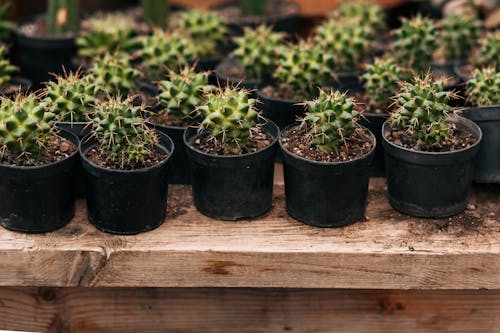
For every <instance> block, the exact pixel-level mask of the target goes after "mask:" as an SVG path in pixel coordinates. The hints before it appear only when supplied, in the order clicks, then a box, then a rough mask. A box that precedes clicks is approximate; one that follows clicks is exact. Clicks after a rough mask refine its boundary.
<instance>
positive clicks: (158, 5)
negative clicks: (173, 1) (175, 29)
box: [141, 0, 170, 27]
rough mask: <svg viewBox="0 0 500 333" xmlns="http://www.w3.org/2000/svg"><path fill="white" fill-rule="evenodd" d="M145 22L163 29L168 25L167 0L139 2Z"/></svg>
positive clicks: (142, 0)
mask: <svg viewBox="0 0 500 333" xmlns="http://www.w3.org/2000/svg"><path fill="white" fill-rule="evenodd" d="M141 5H142V10H143V12H144V17H145V18H146V21H147V22H148V23H149V24H150V25H152V26H156V27H164V26H166V25H167V23H168V18H169V15H170V6H169V4H168V0H141Z"/></svg>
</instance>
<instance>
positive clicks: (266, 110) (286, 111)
mask: <svg viewBox="0 0 500 333" xmlns="http://www.w3.org/2000/svg"><path fill="white" fill-rule="evenodd" d="M256 94H257V98H258V99H259V100H260V102H261V103H260V104H259V108H260V111H261V114H262V116H263V117H264V118H266V119H269V120H271V121H272V122H274V123H275V124H276V125H278V127H279V128H280V130H281V129H284V128H285V127H287V126H289V125H291V124H293V123H294V122H295V121H297V119H298V118H300V117H302V116H304V113H305V108H304V106H303V105H299V103H300V101H290V100H286V99H279V98H272V97H268V96H266V95H265V94H264V93H263V92H262V90H257V93H256Z"/></svg>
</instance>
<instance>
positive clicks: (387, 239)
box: [0, 172, 500, 289]
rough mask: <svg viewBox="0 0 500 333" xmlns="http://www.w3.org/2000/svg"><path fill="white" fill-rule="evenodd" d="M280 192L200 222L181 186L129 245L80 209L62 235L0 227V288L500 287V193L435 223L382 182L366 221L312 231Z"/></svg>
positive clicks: (480, 195) (478, 196)
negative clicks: (396, 199)
mask: <svg viewBox="0 0 500 333" xmlns="http://www.w3.org/2000/svg"><path fill="white" fill-rule="evenodd" d="M278 174H279V172H278ZM278 178H281V176H279V177H278ZM280 184H282V179H277V185H276V187H275V198H274V207H273V209H272V210H271V211H270V212H269V213H268V214H267V215H265V216H264V217H262V218H260V219H257V220H255V221H243V222H239V223H231V222H221V221H215V220H212V219H209V218H206V217H204V216H202V215H201V214H200V213H198V212H197V211H196V209H195V208H194V207H193V204H192V198H191V191H190V189H189V188H188V187H185V186H184V187H183V186H173V187H172V190H171V191H170V192H171V193H170V198H169V212H168V218H167V221H166V223H165V224H164V225H163V226H161V227H160V228H158V229H157V230H154V231H152V232H148V233H145V234H142V235H138V236H133V237H126V236H112V235H107V234H104V233H102V232H99V231H97V230H96V229H95V228H94V227H93V226H91V225H90V224H89V223H88V221H87V219H86V213H85V204H84V202H83V201H81V200H80V201H79V202H78V205H77V206H78V209H77V214H76V217H75V219H74V221H72V223H71V224H70V225H68V226H67V227H65V228H63V229H61V230H59V231H56V232H53V233H49V234H46V235H23V234H18V233H13V232H9V231H6V230H0V286H51V287H71V286H73V287H74V286H94V287H285V288H360V289H366V288H368V289H369V288H383V289H479V288H488V289H500V274H498V272H499V271H500V260H498V258H499V255H500V241H499V239H500V237H499V236H500V224H499V223H498V222H499V217H500V203H499V200H498V198H499V194H500V186H489V187H488V186H482V187H477V188H476V189H475V193H474V196H473V198H472V203H473V204H474V205H476V206H477V207H476V209H475V210H472V211H468V212H466V213H464V214H462V215H459V216H458V217H457V218H453V219H445V220H437V221H432V220H419V219H413V218H409V217H406V216H403V215H401V214H399V213H397V212H396V211H394V210H392V209H391V207H390V206H389V204H388V202H387V199H386V197H385V196H386V192H385V183H384V180H382V179H376V180H374V181H372V184H371V186H370V195H369V204H368V209H367V219H368V220H367V221H364V222H360V223H357V224H354V225H352V226H349V227H345V228H342V229H315V228H312V227H308V226H305V225H303V224H301V223H299V222H297V221H295V220H293V219H292V218H290V217H289V216H288V215H287V214H286V211H285V203H284V191H283V186H282V185H280Z"/></svg>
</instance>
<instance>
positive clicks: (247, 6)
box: [240, 0, 267, 16]
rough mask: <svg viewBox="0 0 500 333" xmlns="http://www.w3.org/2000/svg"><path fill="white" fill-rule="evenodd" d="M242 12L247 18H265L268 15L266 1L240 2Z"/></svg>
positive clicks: (247, 0) (244, 0)
mask: <svg viewBox="0 0 500 333" xmlns="http://www.w3.org/2000/svg"><path fill="white" fill-rule="evenodd" d="M240 2H241V12H242V13H243V15H245V16H265V15H266V13H267V1H266V0H240Z"/></svg>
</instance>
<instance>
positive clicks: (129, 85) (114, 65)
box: [90, 54, 139, 96]
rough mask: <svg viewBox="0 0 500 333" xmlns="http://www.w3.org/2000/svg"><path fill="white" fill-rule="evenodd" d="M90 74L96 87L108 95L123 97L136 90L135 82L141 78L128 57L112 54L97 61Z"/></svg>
mask: <svg viewBox="0 0 500 333" xmlns="http://www.w3.org/2000/svg"><path fill="white" fill-rule="evenodd" d="M90 74H91V75H92V77H93V78H94V83H95V85H96V86H98V87H101V88H102V89H103V90H104V91H105V92H106V93H109V94H112V95H117V94H121V95H123V96H127V95H128V94H129V93H130V92H132V91H133V90H134V89H135V88H136V86H135V80H136V79H137V78H138V77H139V72H138V71H137V70H135V69H134V68H133V67H132V65H131V63H130V60H129V58H128V57H126V56H122V55H111V54H106V55H104V56H103V57H102V58H100V59H96V61H95V62H94V65H93V66H92V68H91V69H90Z"/></svg>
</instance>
